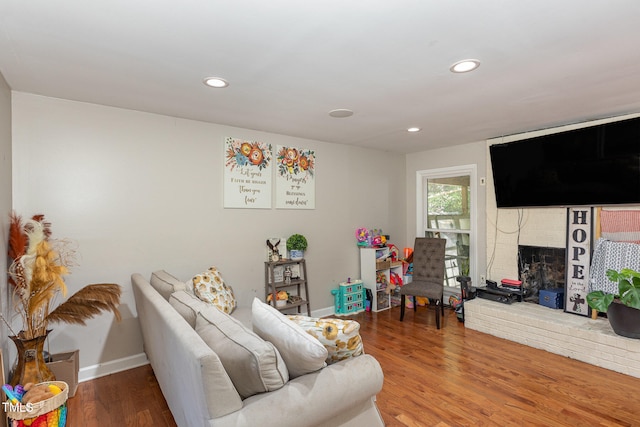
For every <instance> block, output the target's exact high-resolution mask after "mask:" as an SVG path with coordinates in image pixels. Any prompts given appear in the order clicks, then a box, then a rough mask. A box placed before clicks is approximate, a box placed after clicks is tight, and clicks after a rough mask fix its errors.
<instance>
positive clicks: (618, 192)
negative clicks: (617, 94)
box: [489, 118, 640, 208]
mask: <svg viewBox="0 0 640 427" xmlns="http://www.w3.org/2000/svg"><path fill="white" fill-rule="evenodd" d="M489 153H490V156H491V165H492V172H493V182H494V187H495V193H496V203H497V206H498V207H499V208H517V207H542V206H583V205H587V206H602V205H616V204H640V118H638V119H629V120H623V121H619V122H614V123H607V124H603V125H597V126H592V127H587V128H582V129H576V130H571V131H566V132H560V133H555V134H551V135H546V136H540V137H536V138H530V139H525V140H520V141H515V142H509V143H505V144H495V145H491V146H490V147H489Z"/></svg>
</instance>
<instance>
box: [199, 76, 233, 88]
mask: <svg viewBox="0 0 640 427" xmlns="http://www.w3.org/2000/svg"><path fill="white" fill-rule="evenodd" d="M204 84H206V85H207V86H209V87H215V88H222V87H227V86H229V82H227V81H226V80H225V79H222V78H220V77H207V78H206V79H204Z"/></svg>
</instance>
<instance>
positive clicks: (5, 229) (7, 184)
mask: <svg viewBox="0 0 640 427" xmlns="http://www.w3.org/2000/svg"><path fill="white" fill-rule="evenodd" d="M10 211H11V90H10V89H9V86H7V83H6V82H5V80H4V77H3V76H2V74H0V253H1V254H3V255H2V256H0V271H2V272H5V271H7V270H8V266H7V256H6V255H4V254H6V253H7V244H8V241H9V212H10ZM0 295H1V297H0V310H1V312H2V314H3V315H4V316H5V318H6V317H7V316H8V315H9V307H10V306H9V304H7V301H8V300H9V295H10V290H9V289H8V286H7V275H6V274H4V273H3V274H0ZM7 335H8V331H7V328H6V327H5V325H4V322H3V323H1V324H0V343H1V348H2V353H3V355H4V356H5V357H4V365H5V366H4V368H5V372H8V369H9V359H10V356H9V349H10V346H9V344H8V343H9V339H8V338H7ZM11 345H13V344H11ZM14 354H15V353H14Z"/></svg>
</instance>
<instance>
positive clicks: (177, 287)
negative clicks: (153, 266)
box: [149, 270, 187, 301]
mask: <svg viewBox="0 0 640 427" xmlns="http://www.w3.org/2000/svg"><path fill="white" fill-rule="evenodd" d="M149 283H151V286H153V288H154V289H155V290H156V291H158V293H159V294H160V295H162V296H163V297H164V299H166V300H167V301H169V297H170V296H171V294H172V293H174V292H176V291H183V290H185V289H186V288H187V285H186V284H185V283H184V282H182V281H180V280H178V279H176V278H175V277H173V276H172V275H171V274H169V273H167V272H166V271H164V270H158V271H154V272H153V273H151V280H150V281H149Z"/></svg>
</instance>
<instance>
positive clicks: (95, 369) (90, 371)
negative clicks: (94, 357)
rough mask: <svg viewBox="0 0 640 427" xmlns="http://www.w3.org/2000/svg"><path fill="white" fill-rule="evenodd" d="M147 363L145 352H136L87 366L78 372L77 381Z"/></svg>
mask: <svg viewBox="0 0 640 427" xmlns="http://www.w3.org/2000/svg"><path fill="white" fill-rule="evenodd" d="M148 363H149V360H148V359H147V355H146V354H145V353H140V354H136V355H133V356H129V357H123V358H121V359H116V360H111V361H109V362H106V363H99V364H97V365H92V366H87V367H86V368H82V369H80V371H79V372H78V382H83V381H89V380H93V379H96V378H100V377H104V376H105V375H111V374H115V373H117V372H122V371H126V370H128V369H133V368H137V367H139V366H144V365H147V364H148Z"/></svg>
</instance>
